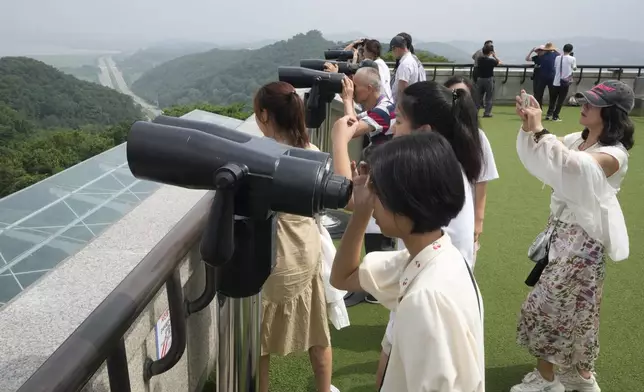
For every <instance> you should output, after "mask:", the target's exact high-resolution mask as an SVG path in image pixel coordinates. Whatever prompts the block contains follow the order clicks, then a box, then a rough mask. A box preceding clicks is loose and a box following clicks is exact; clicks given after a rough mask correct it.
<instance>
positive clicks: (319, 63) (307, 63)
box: [300, 59, 378, 75]
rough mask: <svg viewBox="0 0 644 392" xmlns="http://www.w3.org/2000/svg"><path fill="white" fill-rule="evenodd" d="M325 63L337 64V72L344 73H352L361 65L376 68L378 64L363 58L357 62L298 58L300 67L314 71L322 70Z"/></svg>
mask: <svg viewBox="0 0 644 392" xmlns="http://www.w3.org/2000/svg"><path fill="white" fill-rule="evenodd" d="M326 63H331V64H336V65H337V66H338V73H341V74H344V75H354V74H355V73H356V72H357V71H358V70H359V69H360V68H363V67H371V68H376V69H378V64H376V63H375V62H374V61H373V60H363V61H361V62H360V63H359V64H355V63H350V62H347V61H335V60H320V59H307V60H300V67H302V68H307V69H312V70H314V71H324V70H325V69H324V64H326Z"/></svg>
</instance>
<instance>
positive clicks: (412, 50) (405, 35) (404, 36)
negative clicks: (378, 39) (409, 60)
mask: <svg viewBox="0 0 644 392" xmlns="http://www.w3.org/2000/svg"><path fill="white" fill-rule="evenodd" d="M396 35H399V36H401V37H403V38H404V39H405V41H407V49H409V51H410V52H411V53H412V54H414V45H412V44H411V35H409V34H407V33H399V34H396Z"/></svg>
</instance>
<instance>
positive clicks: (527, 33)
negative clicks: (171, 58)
mask: <svg viewBox="0 0 644 392" xmlns="http://www.w3.org/2000/svg"><path fill="white" fill-rule="evenodd" d="M4 3H5V4H4V5H3V7H2V12H1V13H0V37H2V39H1V40H0V41H4V43H5V44H6V43H7V42H8V41H12V42H15V43H18V42H20V43H22V42H26V41H29V42H42V43H43V44H51V43H53V42H55V43H56V44H60V41H61V40H62V41H65V42H69V41H68V40H70V39H73V40H75V41H77V42H92V41H93V40H101V41H103V42H106V41H107V42H114V43H115V44H116V45H121V44H123V43H124V42H129V43H131V44H133V45H135V44H139V43H143V42H152V41H159V40H166V39H190V40H192V39H197V40H201V41H213V42H218V43H220V42H226V41H229V42H231V43H234V42H240V41H249V40H251V41H252V40H260V39H267V38H287V37H289V36H292V35H294V34H296V33H298V32H305V31H307V30H311V29H318V30H322V31H323V32H324V33H327V34H331V33H334V34H335V33H343V32H350V31H361V32H364V33H365V34H368V35H373V36H377V37H388V36H392V35H393V34H395V33H398V32H400V31H406V32H409V33H410V34H412V36H413V37H414V40H418V41H450V40H476V41H480V40H482V39H487V38H491V39H495V40H497V41H498V40H523V39H535V40H538V41H539V42H542V41H545V40H549V39H556V38H557V37H571V36H601V37H605V38H630V39H633V40H638V41H639V40H644V34H643V33H644V29H643V28H642V27H641V26H642V22H643V20H642V19H643V18H644V0H614V1H612V2H609V1H600V0H528V1H525V0H488V1H481V0H459V1H455V0H453V1H448V0H443V1H428V0H406V1H399V0H394V1H389V0H368V1H348V0H109V1H107V0H105V1H98V0H7V1H5V2H4ZM609 4H610V5H609ZM613 10H614V11H613ZM0 44H2V43H1V42H0ZM87 49H91V48H87ZM115 49H118V48H115Z"/></svg>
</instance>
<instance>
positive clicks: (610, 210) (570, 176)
mask: <svg viewBox="0 0 644 392" xmlns="http://www.w3.org/2000/svg"><path fill="white" fill-rule="evenodd" d="M580 139H581V133H575V134H571V135H568V136H566V137H565V138H564V141H563V142H561V141H559V140H558V139H557V137H556V136H555V135H545V136H543V137H542V138H541V139H540V140H539V142H535V141H534V138H533V134H532V133H529V132H524V131H523V130H519V134H518V136H517V153H518V154H519V159H520V160H521V162H522V163H523V166H525V168H526V169H527V170H528V171H529V172H530V174H532V175H533V176H535V177H537V178H538V179H539V180H541V181H543V182H544V183H545V184H547V185H549V186H550V187H552V189H553V193H552V198H551V202H550V209H551V211H552V214H557V212H558V211H559V210H560V209H561V208H563V211H562V212H561V215H560V217H559V219H560V220H561V221H562V222H566V223H576V224H578V225H579V226H581V228H582V229H584V230H585V231H586V233H588V235H589V236H590V237H591V238H593V239H595V240H597V241H599V242H601V243H602V244H603V245H604V246H605V247H606V251H607V253H608V255H609V256H610V258H611V259H613V260H614V261H622V260H625V259H626V258H628V254H629V244H628V232H627V230H626V222H625V221H624V215H623V213H622V208H621V206H620V204H619V201H618V200H617V192H618V191H619V187H620V185H621V182H622V180H623V179H624V176H625V174H626V171H627V170H628V152H627V151H626V149H625V148H624V147H623V146H622V145H621V144H620V145H617V146H601V145H594V146H591V147H590V148H588V149H586V150H585V151H579V150H578V149H579V145H580V144H581V141H580ZM591 152H593V153H604V154H608V155H611V156H613V157H614V158H615V159H616V160H617V161H618V162H619V170H618V171H617V172H616V173H615V174H613V175H612V176H610V177H608V178H607V177H606V174H605V173H604V171H603V169H602V168H601V166H600V165H599V163H597V161H596V160H595V159H594V158H593V157H592V155H590V153H591Z"/></svg>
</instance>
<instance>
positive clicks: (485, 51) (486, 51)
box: [482, 45, 494, 56]
mask: <svg viewBox="0 0 644 392" xmlns="http://www.w3.org/2000/svg"><path fill="white" fill-rule="evenodd" d="M482 52H483V55H485V56H488V55H490V54H491V53H492V52H494V45H485V46H484V47H483V50H482Z"/></svg>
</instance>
